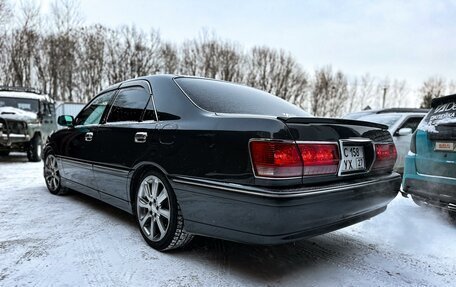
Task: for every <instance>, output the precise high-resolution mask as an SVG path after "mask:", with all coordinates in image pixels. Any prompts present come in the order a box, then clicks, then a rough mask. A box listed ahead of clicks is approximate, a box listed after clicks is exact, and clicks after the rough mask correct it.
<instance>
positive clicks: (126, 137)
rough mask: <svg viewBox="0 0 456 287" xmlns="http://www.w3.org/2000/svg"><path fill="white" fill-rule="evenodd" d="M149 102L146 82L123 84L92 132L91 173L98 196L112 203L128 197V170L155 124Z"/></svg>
mask: <svg viewBox="0 0 456 287" xmlns="http://www.w3.org/2000/svg"><path fill="white" fill-rule="evenodd" d="M153 106H154V105H153V100H152V97H151V89H150V87H149V84H148V82H146V81H143V80H141V81H134V82H129V83H127V84H123V85H122V86H121V88H120V90H119V92H118V94H117V96H116V98H115V100H114V101H113V104H112V106H111V107H110V112H109V114H108V115H107V117H106V122H105V123H103V124H102V125H100V127H99V128H98V130H97V132H96V135H95V144H96V146H97V153H96V154H95V155H94V161H95V163H94V167H93V168H94V175H95V177H96V179H97V185H98V190H99V191H100V192H101V193H100V197H102V199H104V200H106V201H110V202H111V203H112V204H113V205H117V206H119V204H123V203H122V202H119V201H118V200H124V201H125V200H128V198H129V197H128V187H127V177H128V173H129V172H130V170H131V169H132V168H133V166H134V165H135V163H136V162H137V160H138V159H139V158H143V157H144V155H145V154H146V153H147V151H148V149H147V148H148V142H150V140H151V138H152V137H153V133H154V131H155V128H156V114H155V110H154V109H153ZM119 207H121V206H119Z"/></svg>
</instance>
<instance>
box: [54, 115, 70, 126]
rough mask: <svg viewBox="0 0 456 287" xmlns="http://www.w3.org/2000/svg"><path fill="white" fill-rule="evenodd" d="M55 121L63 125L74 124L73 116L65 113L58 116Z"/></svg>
mask: <svg viewBox="0 0 456 287" xmlns="http://www.w3.org/2000/svg"><path fill="white" fill-rule="evenodd" d="M57 123H58V124H59V125H61V126H64V127H72V126H73V125H74V118H73V116H66V115H63V116H59V117H58V118H57Z"/></svg>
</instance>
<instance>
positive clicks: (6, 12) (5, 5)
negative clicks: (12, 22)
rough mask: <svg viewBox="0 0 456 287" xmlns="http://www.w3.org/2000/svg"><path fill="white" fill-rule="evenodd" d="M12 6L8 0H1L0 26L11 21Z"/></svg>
mask: <svg viewBox="0 0 456 287" xmlns="http://www.w3.org/2000/svg"><path fill="white" fill-rule="evenodd" d="M10 17H11V7H10V4H9V2H8V1H7V0H0V28H1V27H2V26H3V25H5V24H6V23H7V22H9V19H10Z"/></svg>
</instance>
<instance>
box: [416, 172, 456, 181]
mask: <svg viewBox="0 0 456 287" xmlns="http://www.w3.org/2000/svg"><path fill="white" fill-rule="evenodd" d="M416 174H417V175H420V176H425V177H432V178H440V179H448V180H456V178H454V177H447V176H441V175H431V174H425V173H419V172H416Z"/></svg>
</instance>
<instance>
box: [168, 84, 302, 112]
mask: <svg viewBox="0 0 456 287" xmlns="http://www.w3.org/2000/svg"><path fill="white" fill-rule="evenodd" d="M175 81H176V83H177V84H178V85H179V87H180V88H181V89H182V90H183V91H184V92H185V93H186V94H187V96H188V97H189V98H190V99H191V100H192V101H193V102H194V103H195V104H196V105H197V106H198V107H200V108H202V109H204V110H206V111H210V112H215V113H230V114H233V113H234V114H254V115H269V116H284V117H309V116H310V114H309V113H307V112H305V111H304V110H302V109H300V108H299V107H297V106H295V105H293V104H291V103H289V102H287V101H285V100H283V99H280V98H279V97H276V96H274V95H271V94H269V93H266V92H263V91H260V90H257V89H254V88H251V87H247V86H243V85H238V84H233V83H229V82H223V81H217V80H211V79H199V78H176V79H175Z"/></svg>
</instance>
